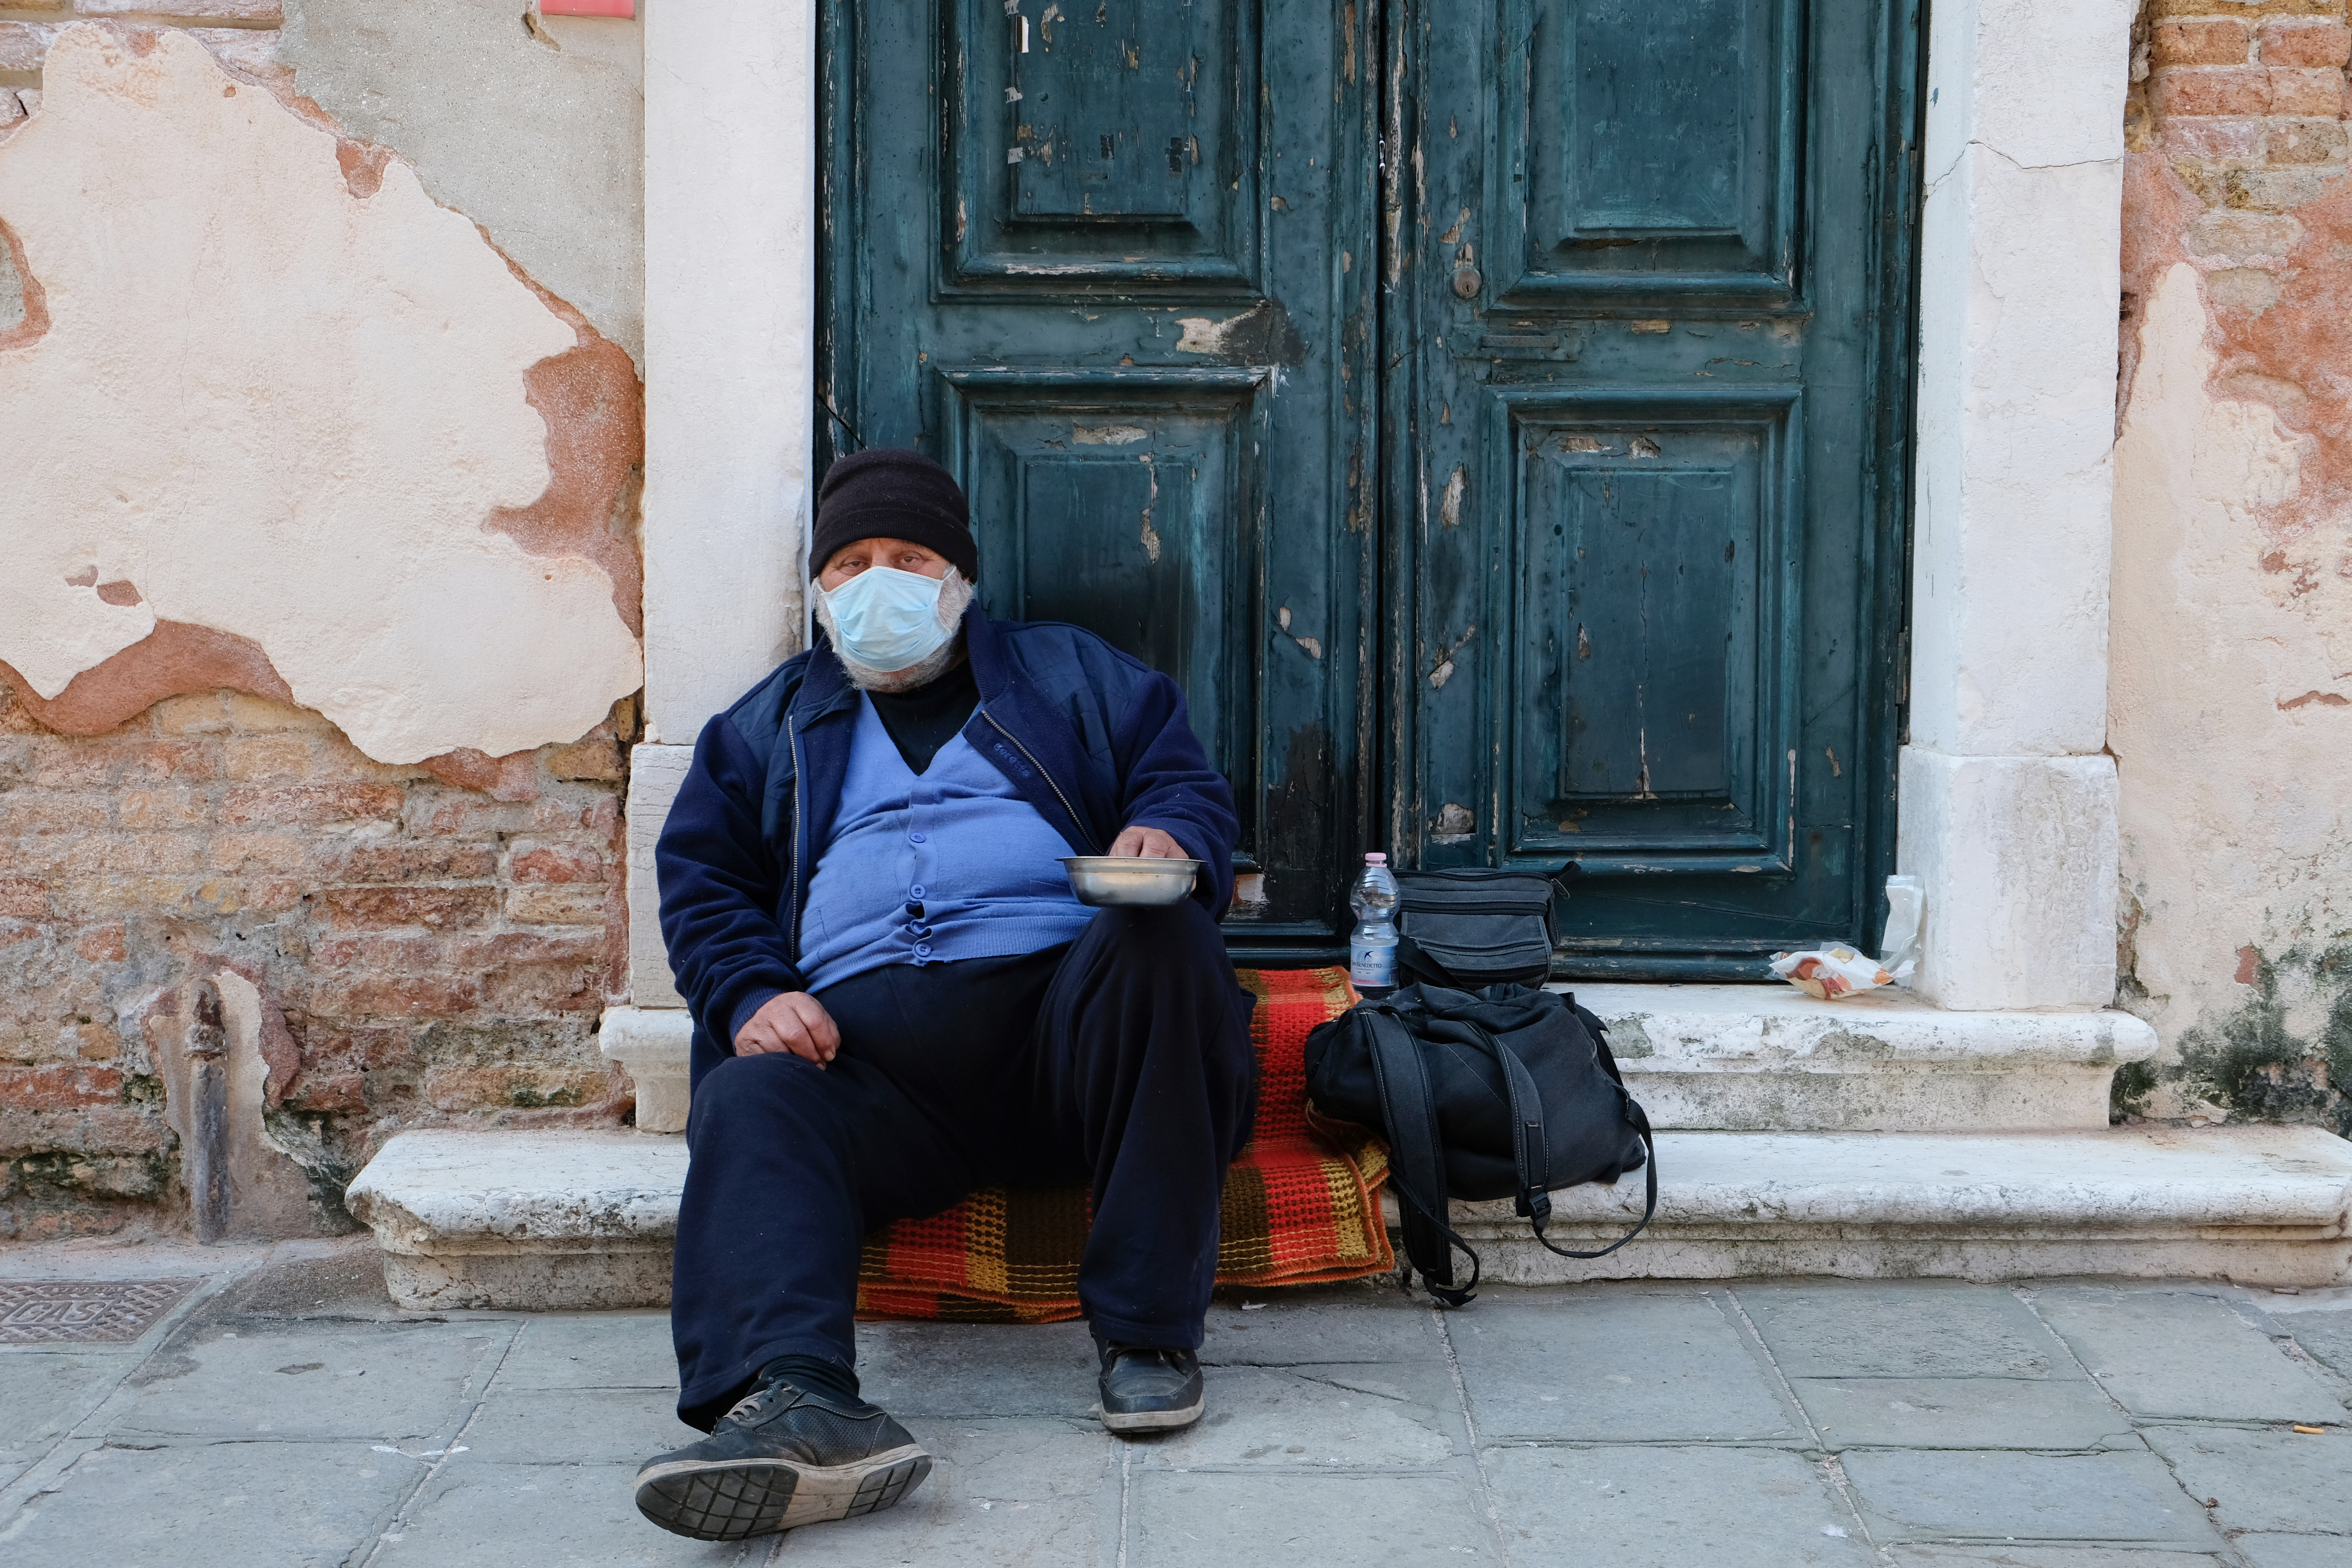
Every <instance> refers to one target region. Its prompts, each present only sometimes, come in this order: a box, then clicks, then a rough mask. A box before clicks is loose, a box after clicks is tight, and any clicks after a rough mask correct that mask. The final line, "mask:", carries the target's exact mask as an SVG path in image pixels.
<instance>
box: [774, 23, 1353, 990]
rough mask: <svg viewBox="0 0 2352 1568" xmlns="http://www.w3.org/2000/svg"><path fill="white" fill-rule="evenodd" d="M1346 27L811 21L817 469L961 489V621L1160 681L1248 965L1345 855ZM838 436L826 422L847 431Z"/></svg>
mask: <svg viewBox="0 0 2352 1568" xmlns="http://www.w3.org/2000/svg"><path fill="white" fill-rule="evenodd" d="M1355 15H1356V12H1355V6H1354V5H1352V4H1344V5H1339V6H1337V7H1333V6H1330V5H1293V4H1287V3H1276V4H1273V5H1261V4H1259V3H1256V0H1081V3H1080V4H1077V5H1070V6H1068V7H1067V8H1065V5H1062V4H1056V3H1054V0H1015V3H1014V4H1013V5H1009V6H1008V5H1005V4H1004V3H1003V0H931V3H929V4H923V3H918V4H911V5H907V4H883V3H881V0H824V4H823V5H822V6H821V19H822V26H823V29H824V64H825V72H826V74H825V78H824V83H823V92H822V103H821V110H820V117H821V120H820V123H821V132H822V136H823V147H822V152H821V155H820V170H821V176H822V179H823V182H824V194H823V216H824V222H825V225H826V264H825V269H824V279H823V281H822V285H821V290H820V305H819V323H820V327H819V331H820V366H821V370H820V380H819V391H820V393H821V394H822V395H823V396H824V398H825V400H826V402H827V405H828V406H829V407H830V408H831V409H832V410H833V411H834V414H835V422H834V423H833V424H831V425H830V426H828V428H827V430H826V432H825V438H824V441H823V442H822V443H821V444H820V450H819V454H818V457H819V461H820V463H823V462H824V461H826V460H829V458H831V456H832V455H833V454H834V453H835V452H836V451H846V450H849V449H852V448H853V447H856V445H859V444H864V445H869V446H887V447H917V448H919V449H921V450H924V451H927V452H929V453H930V454H932V455H933V456H935V457H937V458H940V461H942V462H944V463H945V464H947V465H948V467H949V468H950V469H951V470H953V471H954V472H955V473H956V474H957V476H958V477H959V479H961V481H962V482H963V484H964V486H965V488H966V489H967V490H968V491H969V493H970V496H971V506H972V517H973V531H974V533H975V535H976V536H977V539H978V542H979V547H980V559H981V576H980V592H981V598H982V603H983V604H984V605H986V606H987V608H988V610H989V612H990V613H991V614H992V615H996V616H1009V617H1015V618H1027V619H1059V620H1068V621H1072V622H1075V623H1076V624H1078V625H1081V626H1087V627H1088V628H1090V629H1092V630H1094V631H1097V632H1098V633H1100V634H1101V635H1102V636H1103V637H1106V638H1108V640H1109V641H1111V642H1112V643H1113V644H1114V645H1116V646H1118V647H1122V648H1125V649H1127V650H1129V651H1130V652H1132V653H1134V654H1136V655H1137V656H1138V657H1139V658H1143V659H1144V660H1145V661H1146V662H1148V663H1150V664H1151V665H1153V666H1154V667H1155V668H1160V669H1162V670H1164V671H1166V672H1168V673H1169V674H1171V675H1172V676H1174V677H1175V678H1176V679H1178V680H1179V681H1180V682H1181V683H1182V685H1183V687H1184V689H1185V693H1186V697H1187V700H1188V702H1189V704H1190V707H1191V710H1192V720H1193V724H1194V727H1195V729H1196V730H1198V731H1199V732H1200V734H1201V736H1202V741H1203V742H1204V743H1206V744H1207V746H1208V747H1209V749H1210V751H1211V753H1212V756H1213V761H1214V762H1215V763H1216V765H1217V766H1218V767H1219V768H1220V769H1222V770H1223V772H1224V773H1226V774H1227V776H1228V777H1229V778H1231V779H1232V781H1233V784H1234V794H1235V796H1236V799H1237V801H1238V804H1239V805H1240V809H1241V815H1242V819H1243V841H1242V846H1241V853H1240V856H1239V861H1240V864H1239V867H1238V869H1239V871H1240V872H1241V873H1242V877H1243V880H1242V883H1241V889H1242V897H1241V899H1240V900H1239V901H1238V902H1237V904H1236V908H1235V910H1234V919H1233V921H1232V925H1231V929H1230V934H1231V937H1232V941H1233V943H1234V946H1235V949H1236V951H1237V952H1242V953H1244V954H1259V955H1263V956H1267V957H1280V956H1282V955H1284V954H1287V953H1322V952H1328V951H1329V950H1330V949H1331V948H1332V947H1333V945H1334V944H1335V943H1336V942H1338V941H1339V939H1340V937H1341V935H1342V934H1343V930H1344V928H1343V927H1341V926H1340V925H1339V924H1338V923H1337V922H1338V921H1339V920H1340V919H1341V918H1342V917H1343V910H1341V901H1340V899H1339V889H1341V887H1342V886H1343V885H1344V873H1345V869H1346V867H1347V865H1348V862H1349V858H1351V857H1353V856H1354V855H1356V854H1358V853H1359V852H1360V850H1361V849H1362V848H1363V847H1366V845H1367V843H1368V842H1376V840H1375V839H1374V838H1373V834H1374V831H1375V829H1374V826H1373V823H1374V814H1375V806H1374V797H1373V794H1372V788H1373V780H1372V775H1371V773H1370V771H1369V770H1368V768H1367V766H1366V762H1365V759H1366V757H1367V755H1368V740H1369V738H1370V733H1371V723H1372V712H1371V706H1370V704H1371V698H1372V693H1373V689H1374V686H1373V676H1374V673H1375V671H1376V668H1377V667H1376V663H1375V659H1376V652H1377V643H1376V640H1374V639H1372V638H1369V637H1367V636H1366V635H1365V630H1366V627H1367V626H1368V625H1369V617H1370V605H1371V595H1372V592H1373V573H1374V570H1375V568H1376V563H1377V556H1376V536H1375V533H1374V531H1373V521H1374V515H1375V507H1374V505H1373V498H1372V490H1373V489H1374V488H1375V487H1376V485H1377V483H1378V477H1377V476H1378V467H1377V447H1376V445H1375V441H1376V427H1375V425H1374V420H1375V418H1376V416H1377V406H1376V402H1377V400H1376V397H1375V395H1374V390H1375V388H1376V385H1377V381H1378V377H1377V374H1376V370H1377V366H1376V363H1375V362H1374V359H1373V355H1374V353H1375V352H1376V342H1375V333H1376V330H1377V316H1376V309H1377V305H1376V299H1375V289H1376V276H1377V272H1376V267H1375V265H1374V261H1375V258H1374V253H1373V240H1372V235H1373V207H1374V202H1375V180H1376V173H1375V154H1374V138H1375V126H1374V121H1373V118H1372V115H1373V104H1374V100H1373V98H1372V96H1371V84H1372V80H1373V67H1374V64H1375V57H1376V54H1377V49H1378V42H1377V39H1376V38H1375V37H1370V36H1369V35H1366V34H1364V32H1363V31H1362V29H1360V28H1359V27H1358V26H1356V22H1355ZM853 432H854V434H853Z"/></svg>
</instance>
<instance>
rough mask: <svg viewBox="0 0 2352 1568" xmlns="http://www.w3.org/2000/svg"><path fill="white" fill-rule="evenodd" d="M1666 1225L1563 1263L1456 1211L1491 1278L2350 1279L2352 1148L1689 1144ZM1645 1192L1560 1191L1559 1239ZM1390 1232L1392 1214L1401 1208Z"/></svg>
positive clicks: (1632, 1182)
mask: <svg viewBox="0 0 2352 1568" xmlns="http://www.w3.org/2000/svg"><path fill="white" fill-rule="evenodd" d="M1658 1173H1659V1178H1660V1180H1659V1184H1658V1212H1657V1217H1656V1218H1655V1219H1654V1220H1653V1221H1651V1224H1650V1227H1649V1229H1648V1230H1646V1231H1644V1232H1643V1234H1642V1236H1641V1237H1638V1238H1636V1239H1635V1240H1634V1241H1633V1242H1632V1243H1631V1244H1629V1245H1628V1246H1626V1247H1623V1248H1622V1249H1620V1250H1619V1251H1617V1252H1614V1253H1612V1254H1611V1255H1610V1256H1609V1257H1607V1258H1600V1259H1597V1260H1594V1261H1591V1262H1579V1261H1575V1260H1572V1259H1569V1258H1559V1257H1557V1256H1555V1255H1554V1254H1552V1253H1550V1252H1548V1251H1546V1250H1545V1249H1544V1248H1543V1247H1540V1246H1538V1245H1537V1243H1536V1242H1535V1241H1534V1240H1533V1238H1532V1237H1530V1236H1529V1234H1528V1223H1527V1222H1526V1221H1525V1220H1523V1219H1519V1218H1517V1216H1516V1215H1513V1214H1512V1213H1511V1205H1510V1204H1509V1203H1508V1202H1507V1201H1506V1202H1499V1203H1481V1204H1456V1205H1454V1211H1455V1215H1456V1223H1455V1226H1454V1228H1455V1229H1456V1230H1458V1231H1460V1232H1461V1233H1462V1235H1463V1237H1464V1238H1465V1240H1467V1241H1469V1242H1470V1244H1471V1245H1472V1246H1474V1247H1477V1248H1478V1251H1479V1254H1480V1256H1481V1258H1482V1259H1483V1260H1484V1263H1485V1266H1486V1273H1487V1277H1488V1278H1489V1279H1498V1280H1503V1281H1506V1282H1510V1283H1520V1284H1555V1283H1560V1282H1564V1281H1567V1280H1572V1279H1730V1278H1735V1277H1738V1276H1742V1275H1778V1274H1832V1275H1842V1276H1846V1277H1849V1278H1855V1279H1895V1278H1912V1277H1937V1278H1957V1279H2035V1278H2049V1277H2052V1276H2056V1275H2069V1274H2092V1275H2119V1276H2127V1277H2132V1278H2137V1279H2174V1278H2178V1279H2232V1280H2237V1281H2239V1282H2241V1283H2244V1284H2262V1285H2338V1284H2345V1283H2352V1143H2347V1142H2345V1141H2344V1140H2342V1139H2340V1138H2337V1137H2335V1136H2334V1135H2332V1134H2330V1133H2327V1132H2323V1131H2319V1130H2318V1129H2317V1128H2310V1127H2242V1128H2210V1129H2200V1130H2194V1131H2190V1130H2171V1129H2154V1130H2149V1129H2130V1130H2123V1129H2117V1130H2114V1131H2102V1132H2011V1133H1971V1132H1942V1133H1937V1132H1875V1133H1823V1132H1766V1133H1759V1132H1675V1133H1668V1134H1665V1135H1664V1136H1662V1137H1660V1138H1659V1140H1658ZM1642 1199H1643V1188H1642V1184H1641V1182H1640V1180H1639V1179H1638V1178H1627V1179H1626V1180H1624V1181H1622V1182H1620V1183H1619V1184H1617V1185H1616V1186H1615V1187H1614V1188H1610V1187H1601V1186H1583V1187H1576V1188H1571V1189H1570V1190H1568V1191H1566V1192H1561V1193H1556V1194H1553V1196H1552V1204H1553V1216H1552V1220H1551V1223H1550V1225H1549V1226H1548V1228H1547V1231H1546V1234H1547V1235H1548V1236H1549V1237H1550V1238H1551V1239H1552V1240H1553V1241H1555V1242H1557V1243H1559V1245H1560V1246H1563V1247H1570V1248H1572V1249H1576V1250H1580V1251H1589V1250H1591V1249H1592V1248H1595V1247H1602V1246H1606V1245H1607V1244H1608V1243H1609V1242H1611V1241H1613V1240H1615V1239H1616V1238H1617V1237H1620V1236H1622V1235H1623V1234H1624V1232H1625V1230H1626V1228H1627V1227H1628V1226H1630V1225H1631V1224H1632V1223H1633V1220H1634V1219H1636V1218H1638V1217H1639V1216H1640V1215H1641V1212H1642ZM1393 1218H1394V1215H1393V1212H1391V1220H1393Z"/></svg>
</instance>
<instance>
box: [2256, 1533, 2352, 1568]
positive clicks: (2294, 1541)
mask: <svg viewBox="0 0 2352 1568" xmlns="http://www.w3.org/2000/svg"><path fill="white" fill-rule="evenodd" d="M2238 1550H2239V1551H2240V1552H2244V1553H2245V1555H2246V1561H2247V1562H2249V1563H2252V1564H2253V1568H2344V1564H2346V1563H2352V1537H2346V1536H2341V1535H2242V1536H2240V1537H2238Z"/></svg>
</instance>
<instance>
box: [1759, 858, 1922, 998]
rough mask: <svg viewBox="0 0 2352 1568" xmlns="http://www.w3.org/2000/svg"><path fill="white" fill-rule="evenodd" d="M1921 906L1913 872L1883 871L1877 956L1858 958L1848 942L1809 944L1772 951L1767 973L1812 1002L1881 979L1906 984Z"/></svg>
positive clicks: (1858, 990)
mask: <svg viewBox="0 0 2352 1568" xmlns="http://www.w3.org/2000/svg"><path fill="white" fill-rule="evenodd" d="M1926 912H1927V894H1926V891H1925V889H1922V888H1921V887H1920V885H1919V879H1918V878H1916V877H1889V878H1887V879H1886V934H1885V940H1884V941H1883V942H1881V943H1880V953H1879V956H1878V957H1876V958H1864V956H1863V955H1862V954H1861V953H1859V952H1855V951H1854V950H1853V949H1852V948H1850V947H1812V948H1807V949H1805V950H1804V951H1803V952H1776V953H1774V954H1773V955H1772V973H1775V974H1777V975H1779V976H1780V978H1781V979H1783V980H1785V981H1787V982H1788V983H1789V984H1791V985H1793V986H1795V987H1796V988H1797V989H1798V990H1800V991H1801V992H1803V993H1804V994H1806V995H1808V996H1811V997H1812V998H1813V999H1814V1000H1815V1001H1818V1002H1827V1001H1829V1000H1831V999H1832V998H1833V997H1838V996H1858V995H1860V994H1862V993H1864V991H1875V990H1877V989H1878V988H1879V987H1880V986H1882V985H1908V984H1911V976H1912V973H1913V972H1914V971H1916V969H1917V968H1918V967H1919V927H1920V922H1921V920H1922V917H1923V916H1924V915H1925V914H1926Z"/></svg>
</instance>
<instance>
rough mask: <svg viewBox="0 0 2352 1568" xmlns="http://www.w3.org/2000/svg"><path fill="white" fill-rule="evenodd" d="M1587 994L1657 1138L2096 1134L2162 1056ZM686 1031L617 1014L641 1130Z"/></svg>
mask: <svg viewBox="0 0 2352 1568" xmlns="http://www.w3.org/2000/svg"><path fill="white" fill-rule="evenodd" d="M1554 989H1562V990H1572V991H1573V992H1574V993H1575V995H1576V999H1577V1000H1578V1001H1579V1002H1580V1003H1582V1004H1583V1005H1585V1006H1587V1007H1589V1008H1591V1010H1592V1011H1593V1013H1594V1014H1596V1015H1597V1016H1599V1017H1600V1018H1601V1022H1602V1023H1604V1024H1606V1025H1607V1026H1609V1039H1610V1043H1611V1046H1612V1048H1613V1049H1614V1050H1615V1052H1616V1054H1617V1058H1618V1066H1619V1067H1620V1068H1622V1069H1623V1071H1624V1073H1625V1081H1626V1085H1627V1087H1628V1088H1630V1089H1632V1090H1633V1095H1634V1098H1635V1099H1637V1100H1640V1101H1641V1102H1642V1105H1643V1109H1644V1110H1647V1111H1648V1112H1649V1115H1650V1121H1651V1124H1652V1125H1653V1126H1655V1127H1661V1128H1686V1129H1693V1130H1704V1131H1791V1132H1795V1131H1809V1132H1948V1131H1955V1130H1958V1129H1961V1128H1968V1129H1972V1130H1974V1131H2057V1130H2074V1131H2097V1130H2099V1129H2101V1128H2104V1127H2105V1126H2106V1125H2107V1089H2108V1085H2109V1083H2110V1082H2111V1081H2112V1080H2113V1079H2114V1077H2115V1071H2116V1068H2117V1067H2118V1066H2120V1065H2121V1064H2123V1063H2125V1062H2134V1061H2139V1060H2142V1059H2144V1058H2147V1057H2149V1056H2151V1055H2153V1054H2154V1053H2155V1051H2156V1048H2157V1039H2156V1031H2155V1030H2154V1029H2151V1028H2150V1027H2148V1026H2147V1024H2145V1023H2143V1022H2142V1021H2141V1020H2139V1019H2137V1018H2135V1017H2133V1016H2131V1015H2130V1014H2128V1013H2116V1012H2091V1013H2060V1012H2051V1013H1952V1012H1946V1011H1944V1010H1943V1009H1941V1008H1939V1007H1935V1006H1931V1005H1928V1004H1927V1003H1925V1002H1922V1001H1920V1000H1919V999H1918V998H1917V997H1916V996H1915V995H1914V994H1911V993H1910V992H1908V991H1903V990H1896V989H1889V990H1886V991H1875V992H1870V993H1866V994H1863V995H1861V996H1852V997H1847V998H1845V999H1844V1000H1842V1001H1837V1002H1816V1001H1814V1000H1813V999H1812V998H1811V997H1810V996H1808V995H1806V994H1804V993H1802V992H1801V991H1798V990H1797V989H1795V988H1794V987H1792V986H1775V985H1597V984H1582V985H1575V986H1562V987H1554ZM690 1031H691V1025H690V1024H689V1022H688V1018H687V1016H686V1014H685V1013H683V1012H682V1011H679V1010H677V1009H676V1008H656V1007H614V1008H610V1009H608V1010H607V1011H606V1012H605V1014H604V1025H603V1028H602V1040H603V1048H604V1055H605V1056H606V1057H608V1058H612V1059H614V1060H616V1061H619V1062H621V1063H623V1064H624V1065H625V1066H626V1067H627V1068H628V1069H629V1071H630V1073H631V1075H632V1076H633V1078H634V1079H635V1081H636V1085H637V1126H638V1128H639V1130H640V1131H646V1132H675V1131H679V1130H681V1129H682V1128H684V1127H685V1126H686V1110H687V1088H686V1084H687V1076H686V1075H687V1042H688V1036H689V1034H690Z"/></svg>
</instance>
